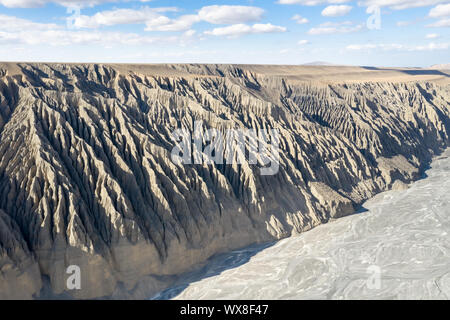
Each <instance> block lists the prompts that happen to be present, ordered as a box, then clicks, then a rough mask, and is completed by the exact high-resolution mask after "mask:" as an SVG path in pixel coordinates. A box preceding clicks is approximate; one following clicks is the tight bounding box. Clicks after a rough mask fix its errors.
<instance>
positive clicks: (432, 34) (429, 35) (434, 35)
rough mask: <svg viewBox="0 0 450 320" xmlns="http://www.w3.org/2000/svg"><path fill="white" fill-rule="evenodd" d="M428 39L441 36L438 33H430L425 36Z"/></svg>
mask: <svg viewBox="0 0 450 320" xmlns="http://www.w3.org/2000/svg"><path fill="white" fill-rule="evenodd" d="M425 38H426V39H436V38H439V35H438V34H437V33H429V34H427V35H426V36H425Z"/></svg>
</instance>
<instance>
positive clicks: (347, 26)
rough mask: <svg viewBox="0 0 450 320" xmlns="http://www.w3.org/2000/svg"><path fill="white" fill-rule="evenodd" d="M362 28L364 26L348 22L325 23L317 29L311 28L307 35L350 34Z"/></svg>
mask: <svg viewBox="0 0 450 320" xmlns="http://www.w3.org/2000/svg"><path fill="white" fill-rule="evenodd" d="M363 28H364V24H359V25H353V23H352V22H350V21H344V22H340V23H333V22H325V23H322V24H321V25H319V26H318V27H315V28H311V29H309V31H308V34H311V35H320V34H334V33H352V32H358V31H360V30H362V29H363Z"/></svg>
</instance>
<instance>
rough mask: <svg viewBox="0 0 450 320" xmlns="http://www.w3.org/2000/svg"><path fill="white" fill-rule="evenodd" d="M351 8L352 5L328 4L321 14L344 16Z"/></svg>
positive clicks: (325, 15)
mask: <svg viewBox="0 0 450 320" xmlns="http://www.w3.org/2000/svg"><path fill="white" fill-rule="evenodd" d="M351 10H352V6H347V5H339V6H328V7H326V8H325V9H323V11H322V16H324V17H340V16H345V15H346V14H348V13H349V12H350V11H351Z"/></svg>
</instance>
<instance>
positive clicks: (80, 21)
mask: <svg viewBox="0 0 450 320" xmlns="http://www.w3.org/2000/svg"><path fill="white" fill-rule="evenodd" d="M449 30H450V0H360V1H346V0H247V1H168V0H152V1H145V0H142V1H132V0H125V1H121V0H116V1H114V0H51V1H49V0H0V60H2V61H57V62H124V63H165V62H188V63H189V62H192V63H261V64H302V63H308V62H312V61H327V62H331V63H336V64H349V65H370V66H410V67H411V66H418V67H426V66H430V65H432V64H441V63H450V32H449Z"/></svg>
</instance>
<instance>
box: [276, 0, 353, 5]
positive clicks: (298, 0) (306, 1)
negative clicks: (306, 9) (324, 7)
mask: <svg viewBox="0 0 450 320" xmlns="http://www.w3.org/2000/svg"><path fill="white" fill-rule="evenodd" d="M349 1H350V0H278V2H277V3H279V4H300V5H303V6H317V5H319V4H324V3H332V4H336V3H346V2H349Z"/></svg>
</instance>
